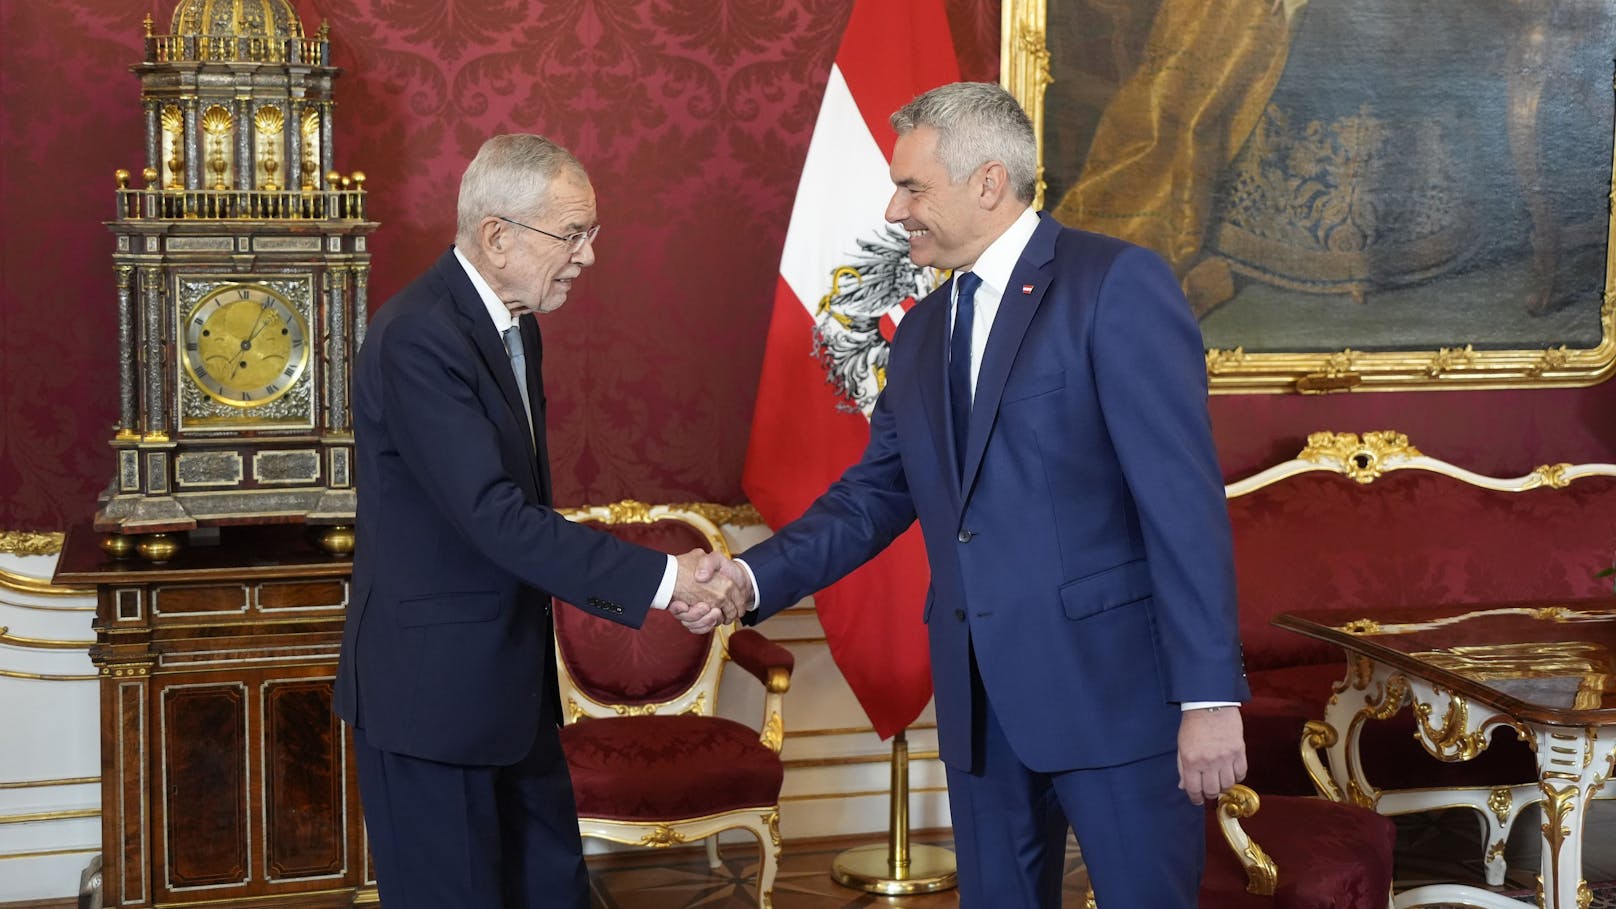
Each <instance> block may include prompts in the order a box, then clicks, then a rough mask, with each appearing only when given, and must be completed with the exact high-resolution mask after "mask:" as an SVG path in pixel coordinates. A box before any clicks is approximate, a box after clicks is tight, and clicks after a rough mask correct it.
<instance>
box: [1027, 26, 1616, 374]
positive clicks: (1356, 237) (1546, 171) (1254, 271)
mask: <svg viewBox="0 0 1616 909" xmlns="http://www.w3.org/2000/svg"><path fill="white" fill-rule="evenodd" d="M1441 6H1442V10H1441V11H1436V12H1439V13H1440V12H1442V11H1446V12H1445V15H1446V16H1447V19H1448V20H1450V21H1448V22H1446V23H1444V22H1443V21H1442V19H1441V16H1436V17H1435V18H1436V21H1435V23H1434V25H1435V26H1437V27H1436V28H1433V21H1432V19H1433V10H1432V9H1426V8H1425V7H1423V6H1420V5H1417V4H1409V3H1407V2H1406V0H1371V2H1366V3H1356V4H1327V3H1324V2H1322V0H1313V2H1311V3H1310V2H1309V0H1279V2H1274V0H1233V2H1229V3H1217V4H1207V3H1204V2H1203V0H1060V2H1058V3H1051V2H1048V0H1004V4H1003V7H1002V16H1003V22H1002V31H1001V46H1000V51H1001V54H1000V59H1001V61H1002V63H1001V82H1002V83H1003V85H1004V86H1005V87H1006V88H1007V89H1008V90H1009V91H1010V92H1011V93H1012V94H1014V95H1015V96H1016V98H1017V99H1018V100H1020V101H1021V103H1022V105H1023V106H1024V107H1025V108H1026V110H1027V113H1028V114H1029V115H1030V117H1031V118H1032V121H1033V125H1034V128H1035V130H1036V132H1037V135H1038V151H1039V155H1038V157H1039V199H1038V202H1037V203H1036V204H1037V205H1038V207H1040V208H1043V207H1045V200H1044V198H1043V197H1044V194H1045V192H1046V187H1049V188H1051V189H1052V192H1051V195H1052V196H1054V197H1055V198H1054V199H1053V200H1052V204H1049V205H1048V208H1049V209H1050V210H1051V211H1054V212H1056V214H1057V216H1058V217H1060V218H1061V220H1062V221H1064V222H1066V223H1068V224H1071V225H1072V226H1076V227H1082V228H1086V229H1091V230H1095V231H1098V232H1101V233H1106V234H1111V235H1113V236H1121V237H1123V238H1124V239H1128V240H1132V241H1134V242H1138V243H1141V245H1146V246H1150V247H1152V248H1154V249H1156V250H1157V251H1158V252H1160V253H1162V254H1163V256H1164V257H1165V258H1167V259H1168V261H1169V263H1170V264H1172V265H1173V266H1174V268H1175V271H1177V273H1178V274H1179V275H1180V277H1181V279H1183V281H1184V284H1185V290H1186V295H1187V296H1189V297H1190V299H1191V302H1192V305H1193V306H1195V308H1196V311H1197V317H1198V318H1199V319H1200V320H1201V325H1202V331H1203V335H1204V336H1205V337H1206V342H1207V350H1206V365H1207V373H1208V376H1209V378H1210V381H1211V385H1212V390H1213V392H1214V393H1220V394H1228V393H1244V392H1299V393H1304V394H1306V393H1312V394H1320V393H1327V392H1336V391H1396V390H1414V389H1467V388H1468V389H1494V388H1527V387H1531V388H1537V387H1554V386H1562V387H1563V386H1582V385H1592V384H1594V383H1597V382H1600V381H1603V380H1604V379H1607V378H1609V377H1610V376H1611V375H1612V374H1613V373H1616V246H1613V244H1612V243H1611V236H1612V227H1613V225H1616V216H1613V211H1616V122H1613V121H1616V81H1613V78H1612V61H1611V54H1610V48H1611V47H1612V46H1616V42H1613V41H1612V40H1610V38H1611V36H1612V35H1613V34H1616V10H1613V9H1612V8H1611V7H1610V6H1609V5H1608V4H1603V3H1597V2H1592V0H1587V2H1584V0H1575V2H1569V3H1560V4H1547V5H1543V4H1535V5H1534V4H1484V3H1479V2H1476V0H1445V2H1444V3H1443V4H1441ZM1416 7H1419V8H1418V9H1416ZM1550 8H1553V9H1552V10H1550ZM1544 10H1550V11H1549V12H1544ZM1534 16H1535V17H1537V18H1533V17H1534ZM1085 17H1087V18H1085ZM1398 17H1403V18H1405V19H1409V20H1413V19H1414V18H1416V17H1417V18H1418V19H1419V21H1418V22H1413V21H1409V22H1406V23H1405V22H1403V21H1401V20H1400V19H1399V18H1398ZM1328 29H1335V30H1336V33H1333V34H1331V33H1324V34H1321V31H1323V30H1328ZM1342 29H1351V30H1353V31H1354V32H1355V35H1354V36H1348V37H1346V38H1343V37H1342V36H1341V34H1339V32H1340V31H1341V30H1342ZM1433 32H1434V33H1436V36H1435V37H1431V36H1432V35H1433ZM1411 34H1413V35H1418V36H1419V37H1418V38H1417V39H1415V40H1413V41H1410V40H1408V38H1407V36H1408V35H1411ZM1377 35H1378V36H1379V39H1380V41H1381V44H1382V45H1383V46H1376V45H1375V44H1373V43H1372V42H1373V40H1374V38H1375V37H1376V36H1377ZM1420 42H1430V43H1429V44H1422V43H1420ZM1483 42H1492V43H1491V44H1486V45H1485V46H1482V44H1481V43H1483ZM1276 47H1277V48H1282V49H1281V50H1279V51H1277V52H1276V50H1275V48H1276ZM1411 49H1413V50H1417V51H1418V53H1412V52H1411ZM1315 58H1318V59H1321V60H1322V61H1323V63H1322V65H1320V66H1319V67H1318V68H1317V69H1315V70H1308V69H1306V68H1305V67H1307V66H1308V65H1309V62H1310V61H1311V60H1314V59H1315ZM1426 58H1429V59H1426ZM1213 64H1215V65H1213ZM1391 64H1395V65H1391ZM1107 67H1110V69H1109V71H1108V72H1107V71H1106V69H1107ZM1443 67H1448V69H1446V70H1444V69H1442V68H1443ZM1596 70H1597V71H1596ZM1398 72H1407V73H1409V75H1408V76H1407V78H1410V79H1419V80H1420V81H1419V82H1418V83H1417V84H1411V85H1409V86H1396V85H1382V86H1381V88H1380V91H1378V92H1377V91H1375V90H1374V84H1375V83H1374V81H1373V80H1376V79H1381V80H1385V79H1388V78H1390V76H1389V75H1388V74H1392V73H1398ZM1432 73H1438V74H1439V75H1441V78H1429V77H1430V76H1431V74H1432ZM1455 73H1456V75H1455ZM1522 74H1524V75H1522ZM1063 80H1064V81H1063ZM1287 80H1290V82H1287ZM1292 85H1294V86H1295V87H1291V86H1292ZM1433 86H1435V87H1434V88H1433ZM1310 92H1311V94H1310ZM1310 104H1316V105H1318V108H1324V109H1325V110H1324V112H1323V113H1320V112H1319V111H1318V109H1317V108H1314V109H1308V105H1310ZM1376 104H1381V105H1384V108H1385V110H1384V111H1382V110H1381V109H1379V108H1376V107H1375V106H1374V105H1376ZM1421 104H1426V105H1429V106H1428V107H1420V106H1419V105H1421ZM1175 105H1176V106H1177V108H1178V109H1174V108H1175ZM1286 105H1290V106H1289V107H1287V106H1286ZM1450 107H1451V108H1452V109H1451V110H1450V109H1449V108H1450ZM1051 110H1054V111H1056V113H1055V114H1054V115H1053V116H1051V115H1050V113H1049V112H1050V111H1051ZM1141 111H1143V113H1141ZM1208 111H1213V112H1216V115H1217V116H1218V117H1221V119H1220V120H1213V119H1212V115H1211V114H1208V113H1207V112H1208ZM1196 117H1200V118H1202V119H1200V120H1194V118H1196ZM1192 121H1193V122H1194V123H1195V126H1196V128H1195V129H1190V128H1187V127H1185V126H1184V124H1185V123H1189V122H1192ZM1341 124H1349V128H1350V129H1351V130H1353V132H1351V133H1350V134H1344V133H1343V131H1342V127H1341ZM1405 124H1406V125H1405ZM1444 130H1446V131H1447V133H1446V134H1444V133H1443V131H1444ZM1208 135H1210V136H1213V137H1214V139H1212V140H1206V139H1205V138H1203V137H1204V136H1208ZM1161 136H1175V137H1185V136H1188V137H1190V138H1186V139H1183V141H1182V142H1181V143H1180V144H1182V145H1184V146H1185V148H1173V149H1169V150H1167V151H1162V149H1163V148H1165V147H1166V146H1169V145H1171V144H1172V143H1167V142H1162V141H1160V139H1159V137H1161ZM1320 137H1323V138H1322V140H1321V138H1320ZM1365 137H1369V138H1367V139H1366V138H1365ZM1460 140H1463V141H1460ZM1371 141H1372V142H1374V143H1378V144H1374V145H1372V146H1370V145H1367V144H1366V143H1369V142H1371ZM1218 142H1221V143H1222V145H1221V146H1217V143H1218ZM1309 142H1311V143H1315V144H1314V146H1313V147H1310V148H1302V147H1301V146H1303V145H1304V144H1305V143H1309ZM1355 142H1356V143H1358V145H1357V146H1355V145H1354V143H1355ZM1321 143H1322V145H1321ZM1332 143H1333V144H1332ZM1208 146H1212V148H1211V151H1207V147H1208ZM1322 146H1328V147H1324V148H1323V150H1322V151H1321V150H1320V149H1321V147H1322ZM1483 146H1485V147H1486V148H1485V150H1480V149H1482V148H1483ZM1366 147H1367V148H1372V150H1373V151H1372V153H1363V149H1364V148H1366ZM1079 150H1081V151H1080V152H1079ZM1400 150H1401V151H1404V152H1418V154H1402V155H1399V154H1398V152H1399V151H1400ZM1302 152H1307V154H1305V155H1304V154H1302ZM1355 152H1358V153H1359V154H1358V155H1357V157H1354V153H1355ZM1331 155H1334V157H1333V158H1332V157H1331ZM1051 156H1053V157H1054V158H1056V159H1062V160H1064V161H1065V162H1066V163H1064V164H1063V163H1058V162H1052V161H1051ZM1102 156H1105V157H1104V160H1103V161H1100V163H1095V162H1096V161H1097V160H1099V159H1100V158H1101V157H1102ZM1431 161H1439V162H1444V163H1442V164H1441V165H1440V166H1439V165H1434V164H1430V163H1428V162H1431ZM1276 162H1277V164H1276ZM1321 162H1322V163H1321ZM1331 162H1334V163H1336V164H1338V165H1339V166H1340V167H1341V169H1340V170H1339V171H1338V172H1335V173H1331V172H1329V171H1328V165H1329V164H1330V163H1331ZM1341 162H1347V163H1341ZM1366 162H1368V163H1366ZM1411 162H1415V163H1412V164H1411ZM1568 162H1569V163H1568ZM1085 165H1093V166H1092V167H1089V168H1088V169H1086V170H1085ZM1349 165H1350V166H1349ZM1130 168H1131V170H1130ZM1377 168H1378V169H1377ZM1568 169H1569V170H1574V171H1575V173H1568V172H1567V171H1568ZM1236 170H1238V171H1239V172H1238V173H1235V171H1236ZM1275 170H1279V171H1282V172H1283V171H1288V172H1284V173H1281V175H1280V178H1278V179H1273V178H1272V177H1273V173H1272V172H1273V171H1275ZM1220 171H1221V175H1220ZM1398 171H1403V172H1405V173H1404V174H1403V175H1402V176H1399V175H1398ZM1369 172H1372V173H1373V176H1374V180H1373V181H1371V180H1370V178H1369V177H1366V176H1364V175H1365V173H1369ZM1317 173H1322V174H1326V175H1327V176H1328V178H1329V179H1325V178H1323V177H1320V178H1318V179H1312V178H1313V177H1315V176H1316V174H1317ZM1298 174H1299V175H1300V176H1298ZM1310 179H1312V182H1311V183H1310V182H1309V180H1310ZM1349 179H1350V180H1351V181H1353V183H1354V185H1353V186H1351V187H1348V181H1349ZM1326 183H1328V184H1330V185H1329V186H1328V187H1327V188H1326V190H1324V191H1322V192H1321V191H1319V186H1320V185H1321V184H1326ZM1359 183H1361V184H1371V186H1370V188H1369V189H1365V188H1363V187H1360V186H1358V185H1356V184H1359ZM1208 186H1211V187H1212V188H1211V189H1208V188H1207V187H1208ZM1587 186H1592V187H1593V189H1592V190H1591V191H1585V190H1584V189H1583V188H1584V187H1587ZM1185 187H1190V188H1189V189H1185ZM1252 187H1256V189H1252ZM1299 187H1306V188H1308V190H1309V191H1311V192H1313V196H1312V197H1310V198H1309V199H1308V204H1309V205H1313V206H1315V207H1316V208H1301V207H1299V206H1298V205H1297V204H1296V195H1297V194H1298V193H1300V192H1301V191H1302V190H1301V189H1299ZM1343 187H1348V188H1343ZM1510 187H1513V190H1511V189H1510ZM1348 189H1350V193H1349V191H1348ZM1372 191H1378V193H1379V195H1378V196H1372V195H1370V193H1371V192H1372ZM1220 193H1223V195H1220ZM1512 193H1513V194H1512ZM1286 194H1290V195H1289V196H1287V195H1286ZM1365 199H1369V200H1372V201H1369V202H1366V201H1364V200H1365ZM1265 206H1266V207H1265ZM1355 206H1356V208H1355ZM1316 210H1321V211H1325V212H1326V213H1327V215H1326V217H1333V218H1335V219H1336V220H1335V221H1334V222H1332V223H1331V224H1330V225H1329V226H1330V227H1332V228H1334V227H1340V226H1341V225H1343V224H1345V225H1347V226H1348V227H1350V228H1351V230H1350V231H1348V233H1349V235H1350V236H1349V239H1350V240H1352V241H1355V242H1357V243H1358V247H1359V248H1355V247H1353V246H1352V243H1351V242H1344V243H1338V242H1337V239H1336V237H1337V235H1336V234H1333V233H1329V232H1327V231H1324V230H1321V229H1319V226H1320V221H1319V220H1318V219H1317V218H1315V217H1314V214H1313V213H1314V211H1316ZM1276 212H1277V213H1279V214H1278V215H1277V216H1276V215H1274V214H1271V213H1276ZM1297 212H1303V213H1304V215H1303V216H1302V217H1300V218H1299V217H1297ZM1343 212H1345V213H1346V214H1343ZM1310 218H1311V219H1313V220H1308V219H1310ZM1376 218H1379V220H1378V221H1377V220H1375V219H1376ZM1355 219H1361V220H1366V221H1368V222H1369V223H1368V224H1367V226H1365V225H1363V224H1361V223H1360V221H1359V220H1355ZM1444 219H1445V221H1444ZM1276 224H1277V225H1278V226H1279V229H1282V230H1285V231H1290V232H1291V234H1293V235H1294V236H1296V237H1297V238H1301V239H1302V240H1305V241H1306V242H1318V243H1319V248H1318V249H1317V250H1306V249H1302V250H1301V251H1300V252H1298V249H1299V248H1300V247H1301V246H1302V245H1303V243H1302V242H1292V241H1290V240H1289V239H1284V240H1281V241H1277V242H1276V241H1274V240H1273V237H1274V235H1275V234H1276V232H1277V231H1276V230H1269V228H1271V227H1273V226H1274V225H1276ZM1399 232H1401V233H1402V235H1403V236H1404V238H1407V239H1408V242H1397V241H1398V240H1399V239H1400V238H1399ZM1321 237H1328V238H1329V239H1328V240H1321V239H1320V238H1321ZM1366 237H1367V238H1368V239H1367V240H1366V239H1365V238H1366ZM1376 242H1379V243H1380V246H1378V247H1377V246H1375V243H1376ZM1332 243H1334V244H1337V245H1335V246H1332V245H1331V244H1332ZM1342 250H1345V253H1343V252H1342ZM1315 254H1316V255H1315ZM1265 257H1266V258H1265ZM1421 257H1423V259H1422V258H1421ZM1271 263H1278V264H1277V266H1274V265H1272V264H1271ZM1342 263H1345V264H1344V265H1343V264H1342ZM1377 269H1379V271H1377ZM1544 276H1547V277H1546V278H1545V277H1544ZM1220 297H1221V299H1220Z"/></svg>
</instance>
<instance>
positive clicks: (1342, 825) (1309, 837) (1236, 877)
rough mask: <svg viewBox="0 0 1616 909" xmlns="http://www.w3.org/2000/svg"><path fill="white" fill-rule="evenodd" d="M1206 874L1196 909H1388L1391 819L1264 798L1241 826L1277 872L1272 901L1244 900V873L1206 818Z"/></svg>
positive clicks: (1331, 805)
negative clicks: (1276, 868) (1249, 908)
mask: <svg viewBox="0 0 1616 909" xmlns="http://www.w3.org/2000/svg"><path fill="white" fill-rule="evenodd" d="M1206 818H1207V821H1206V843H1207V858H1206V872H1205V874H1204V875H1203V877H1202V878H1201V893H1200V906H1201V909H1247V907H1251V909H1386V901H1387V898H1388V895H1389V894H1390V892H1391V885H1392V846H1393V843H1394V842H1395V841H1396V839H1397V829H1396V827H1395V826H1394V825H1393V824H1392V821H1391V819H1390V818H1386V817H1381V816H1380V815H1378V814H1376V813H1374V812H1373V811H1370V810H1368V809H1366V808H1359V807H1357V806H1354V805H1343V804H1339V803H1336V802H1327V801H1324V800H1323V799H1313V798H1294V797H1285V796H1270V795H1266V794H1264V795H1263V796H1262V806H1261V808H1260V809H1259V810H1258V811H1257V813H1256V815H1254V816H1252V817H1250V818H1247V819H1245V820H1243V821H1241V822H1240V823H1241V826H1242V827H1244V828H1245V830H1246V833H1247V834H1248V835H1249V836H1250V837H1251V839H1252V841H1253V842H1255V843H1256V844H1257V845H1259V846H1261V847H1262V848H1263V850H1264V851H1266V852H1267V853H1268V855H1269V856H1270V857H1272V858H1273V860H1274V864H1275V865H1276V866H1277V867H1278V868H1279V886H1278V887H1277V888H1276V889H1275V891H1274V895H1273V896H1272V897H1262V896H1255V895H1253V894H1250V893H1247V892H1246V872H1245V869H1244V868H1242V867H1241V865H1240V862H1239V860H1238V859H1236V858H1235V855H1234V851H1233V850H1231V849H1230V848H1229V844H1228V842H1227V841H1225V840H1224V838H1223V832H1222V831H1221V830H1220V829H1218V825H1217V812H1216V811H1215V810H1209V811H1207V813H1206Z"/></svg>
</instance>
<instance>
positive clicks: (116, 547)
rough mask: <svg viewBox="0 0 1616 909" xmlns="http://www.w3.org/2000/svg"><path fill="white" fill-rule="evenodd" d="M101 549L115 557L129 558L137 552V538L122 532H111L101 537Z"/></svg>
mask: <svg viewBox="0 0 1616 909" xmlns="http://www.w3.org/2000/svg"><path fill="white" fill-rule="evenodd" d="M101 551H102V552H104V553H106V554H107V555H109V556H111V557H113V558H114V559H127V558H129V557H130V556H132V555H134V554H135V538H134V537H131V536H127V535H125V534H121V533H109V534H107V535H106V536H104V537H102V538H101Z"/></svg>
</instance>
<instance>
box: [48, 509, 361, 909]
mask: <svg viewBox="0 0 1616 909" xmlns="http://www.w3.org/2000/svg"><path fill="white" fill-rule="evenodd" d="M100 542H101V536H100V535H99V534H96V533H93V532H91V531H90V530H89V528H77V529H74V530H73V531H70V532H69V533H68V535H67V539H66V541H65V543H64V545H63V549H62V556H61V560H60V562H59V563H58V568H57V572H56V578H55V580H56V583H58V584H71V585H78V586H94V587H95V589H96V621H95V632H96V643H95V645H94V646H93V647H92V648H91V650H90V657H91V659H92V660H93V661H94V663H95V665H96V667H97V670H98V672H99V674H100V677H101V681H100V684H101V796H102V801H101V815H102V847H103V854H102V861H103V884H102V891H103V901H104V904H105V905H107V906H109V907H113V906H117V907H146V906H155V905H164V906H172V905H184V904H193V903H196V904H200V903H207V904H208V905H210V906H253V907H278V906H293V905H295V906H297V907H300V909H302V907H326V906H352V905H355V904H356V903H374V902H375V900H376V890H375V884H374V874H373V872H372V871H371V870H370V868H369V862H368V856H367V854H366V852H365V842H364V825H363V820H362V817H361V815H360V809H359V790H358V786H357V784H356V782H355V777H354V762H353V745H352V741H351V738H350V737H349V736H348V735H347V734H346V732H345V730H344V728H343V726H342V723H341V721H340V720H338V719H337V717H336V715H335V714H334V713H333V712H332V682H333V679H334V678H335V674H336V664H337V651H338V647H339V645H340V642H341V638H342V621H343V614H344V610H345V608H346V606H347V602H348V591H349V581H348V578H349V574H350V569H351V563H350V562H349V561H348V560H346V559H344V558H338V557H333V556H330V555H327V554H325V553H324V552H323V551H322V550H320V549H319V548H318V547H317V546H316V545H315V544H314V538H313V537H312V535H311V531H310V530H309V529H308V528H306V527H303V526H302V525H269V526H258V527H225V528H222V529H221V532H220V534H219V537H218V542H216V543H214V544H213V545H195V544H193V545H187V546H186V547H184V548H182V549H181V550H180V551H179V552H178V553H177V554H175V555H174V556H173V557H172V558H171V559H170V560H169V561H168V562H167V563H165V564H161V565H154V564H151V563H150V562H146V561H143V560H140V559H133V558H132V559H127V560H121V561H118V560H113V559H111V558H110V557H108V556H106V555H105V554H104V553H102V551H101V549H100Z"/></svg>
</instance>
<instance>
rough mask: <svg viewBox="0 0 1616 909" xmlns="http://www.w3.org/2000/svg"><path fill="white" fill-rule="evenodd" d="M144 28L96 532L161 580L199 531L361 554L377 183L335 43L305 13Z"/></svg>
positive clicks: (239, 0)
mask: <svg viewBox="0 0 1616 909" xmlns="http://www.w3.org/2000/svg"><path fill="white" fill-rule="evenodd" d="M172 32H173V33H172V34H170V35H154V34H153V33H152V20H151V17H149V16H148V17H147V18H146V53H145V60H144V61H143V62H141V63H138V64H136V65H135V66H134V67H133V70H134V72H135V73H136V74H137V75H139V76H140V81H141V104H142V107H143V109H144V113H145V123H146V150H145V151H146V167H145V168H144V170H143V172H142V180H141V183H142V185H141V186H139V187H134V186H131V185H130V181H129V174H128V173H127V172H124V171H119V172H118V175H117V177H118V189H117V214H116V217H115V219H114V220H112V221H110V222H108V226H109V227H110V228H111V230H112V232H113V234H114V236H115V237H116V238H117V240H116V249H115V251H114V253H113V264H114V269H115V271H116V274H117V293H118V345H119V369H118V389H119V408H118V426H117V432H116V435H114V437H113V439H112V447H113V449H114V450H115V451H116V453H117V475H116V477H115V478H114V480H113V482H112V484H111V486H110V487H109V488H108V490H107V491H106V493H104V494H103V496H102V497H101V501H100V503H99V505H100V507H99V509H98V510H97V512H96V516H95V529H96V530H98V531H102V532H109V533H110V534H111V535H110V536H108V537H107V538H106V546H107V548H108V550H109V551H112V552H115V553H126V552H128V551H129V550H130V549H132V548H135V549H138V550H139V551H140V552H141V554H142V555H144V556H146V557H148V558H150V559H152V560H154V561H161V560H163V559H165V558H166V557H167V556H168V555H170V554H172V552H173V550H174V547H175V546H177V545H178V542H177V539H176V538H175V537H174V533H175V532H177V531H184V530H191V529H194V528H197V527H199V526H210V525H211V526H218V525H227V524H245V523H273V522H304V523H308V524H314V525H324V526H323V533H322V541H323V543H324V545H326V546H327V548H328V549H330V550H332V551H334V552H342V551H346V550H348V549H351V548H352V542H353V534H352V522H353V516H354V506H355V496H354V487H353V475H352V464H353V432H352V418H351V414H350V406H349V400H348V378H349V365H350V363H351V362H352V359H353V354H354V352H355V351H356V350H357V349H358V347H359V343H360V341H361V339H362V336H363V333H364V326H365V313H366V304H365V289H366V281H367V277H368V273H369V267H370V256H369V253H368V252H367V250H366V248H365V241H366V238H367V236H368V235H369V234H370V233H371V232H372V231H373V230H375V229H376V224H375V223H374V222H371V221H367V220H366V219H365V187H364V179H365V178H364V175H363V174H361V173H358V172H355V173H353V174H352V175H351V176H349V177H343V176H341V175H340V174H338V173H337V172H336V171H334V170H332V169H331V164H332V157H333V155H332V133H333V130H332V109H333V102H332V94H331V85H332V81H333V80H334V79H335V77H336V76H337V75H338V73H339V70H338V69H337V68H335V67H333V66H331V65H330V42H329V37H328V32H327V28H326V27H325V26H323V25H322V26H321V28H320V31H319V34H318V36H317V37H316V38H314V39H312V40H310V39H307V38H305V37H304V35H303V26H302V23H301V22H300V21H299V20H298V17H297V15H296V13H295V12H294V11H293V9H292V7H291V5H290V4H289V3H288V2H287V0H254V2H245V0H182V2H181V3H180V5H179V7H178V8H177V9H175V11H174V18H173V28H172Z"/></svg>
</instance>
